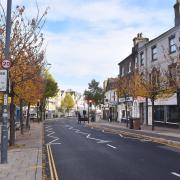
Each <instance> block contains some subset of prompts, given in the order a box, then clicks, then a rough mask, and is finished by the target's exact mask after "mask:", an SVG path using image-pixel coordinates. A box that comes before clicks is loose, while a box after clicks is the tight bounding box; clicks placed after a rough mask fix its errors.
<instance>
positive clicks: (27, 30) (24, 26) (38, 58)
mask: <svg viewBox="0 0 180 180" xmlns="http://www.w3.org/2000/svg"><path fill="white" fill-rule="evenodd" d="M0 8H1V11H0V15H1V19H0V31H1V35H2V40H1V48H0V61H2V59H4V53H3V48H4V44H5V43H4V41H5V19H6V16H5V13H4V9H3V6H2V5H1V6H0ZM37 10H38V12H37V16H36V17H35V18H32V19H28V18H27V17H26V15H25V7H24V6H23V7H20V6H17V7H16V9H15V10H14V11H13V13H12V33H11V43H10V57H11V61H12V66H11V68H10V71H9V76H10V81H11V85H10V87H11V93H10V96H11V104H10V145H14V143H15V120H14V111H15V99H14V98H15V97H16V92H15V89H16V86H18V85H20V84H22V83H24V82H25V81H28V80H32V79H33V78H34V76H36V75H37V74H40V73H41V70H42V67H43V64H44V62H43V61H44V57H43V56H42V55H43V54H44V53H43V51H42V44H43V41H44V38H43V34H42V33H41V30H42V27H43V25H44V23H45V16H46V14H47V10H45V12H44V13H43V14H42V16H41V15H40V13H39V9H38V7H37Z"/></svg>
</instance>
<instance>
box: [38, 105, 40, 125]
mask: <svg viewBox="0 0 180 180" xmlns="http://www.w3.org/2000/svg"><path fill="white" fill-rule="evenodd" d="M37 121H38V123H39V122H40V119H39V106H37Z"/></svg>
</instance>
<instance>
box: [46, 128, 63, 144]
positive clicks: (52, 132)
mask: <svg viewBox="0 0 180 180" xmlns="http://www.w3.org/2000/svg"><path fill="white" fill-rule="evenodd" d="M45 129H46V130H45V131H46V132H48V133H49V134H47V135H46V136H48V137H51V138H53V140H52V141H50V142H48V143H47V144H54V145H55V144H61V143H57V141H58V140H59V138H58V137H55V136H52V134H55V132H54V131H53V128H52V127H51V126H46V127H45Z"/></svg>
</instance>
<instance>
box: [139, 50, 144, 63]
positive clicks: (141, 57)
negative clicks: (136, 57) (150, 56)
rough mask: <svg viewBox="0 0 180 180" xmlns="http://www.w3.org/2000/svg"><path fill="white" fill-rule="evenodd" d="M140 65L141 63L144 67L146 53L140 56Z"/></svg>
mask: <svg viewBox="0 0 180 180" xmlns="http://www.w3.org/2000/svg"><path fill="white" fill-rule="evenodd" d="M140 63H141V66H143V65H144V52H141V54H140Z"/></svg>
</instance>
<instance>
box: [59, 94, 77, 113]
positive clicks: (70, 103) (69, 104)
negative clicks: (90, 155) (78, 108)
mask: <svg viewBox="0 0 180 180" xmlns="http://www.w3.org/2000/svg"><path fill="white" fill-rule="evenodd" d="M74 105H75V103H74V100H73V98H72V96H71V95H70V94H69V93H66V95H65V97H64V99H63V100H62V102H61V106H62V108H63V109H65V110H66V111H67V112H68V115H69V111H70V110H71V109H72V108H73V107H74Z"/></svg>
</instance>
